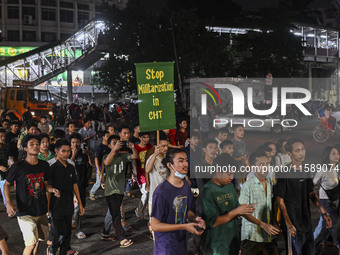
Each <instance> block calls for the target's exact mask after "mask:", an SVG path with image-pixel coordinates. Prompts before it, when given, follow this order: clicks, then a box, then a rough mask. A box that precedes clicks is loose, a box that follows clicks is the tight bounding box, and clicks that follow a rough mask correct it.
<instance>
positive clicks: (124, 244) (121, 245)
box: [120, 239, 133, 248]
mask: <svg viewBox="0 0 340 255" xmlns="http://www.w3.org/2000/svg"><path fill="white" fill-rule="evenodd" d="M124 240H125V241H124ZM124 240H123V241H122V242H123V243H120V248H127V247H129V246H131V245H133V242H132V240H131V239H130V240H128V239H124Z"/></svg>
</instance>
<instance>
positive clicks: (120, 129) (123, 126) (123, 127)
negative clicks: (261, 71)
mask: <svg viewBox="0 0 340 255" xmlns="http://www.w3.org/2000/svg"><path fill="white" fill-rule="evenodd" d="M123 129H128V130H129V131H130V128H129V127H128V126H127V125H122V126H120V127H119V128H118V133H120V132H122V130H123Z"/></svg>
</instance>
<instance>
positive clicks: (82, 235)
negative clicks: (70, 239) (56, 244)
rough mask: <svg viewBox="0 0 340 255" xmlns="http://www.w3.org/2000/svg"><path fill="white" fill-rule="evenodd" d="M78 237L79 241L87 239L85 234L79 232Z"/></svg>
mask: <svg viewBox="0 0 340 255" xmlns="http://www.w3.org/2000/svg"><path fill="white" fill-rule="evenodd" d="M76 237H77V238H78V239H84V238H86V235H85V234H84V232H82V231H79V232H78V233H77V234H76Z"/></svg>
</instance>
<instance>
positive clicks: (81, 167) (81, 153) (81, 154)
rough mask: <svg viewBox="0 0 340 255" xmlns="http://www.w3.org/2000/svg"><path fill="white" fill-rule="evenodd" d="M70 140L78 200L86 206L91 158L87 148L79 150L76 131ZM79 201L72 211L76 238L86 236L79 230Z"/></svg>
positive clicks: (79, 139) (78, 139)
mask: <svg viewBox="0 0 340 255" xmlns="http://www.w3.org/2000/svg"><path fill="white" fill-rule="evenodd" d="M70 142H71V155H70V159H71V160H73V161H74V163H75V166H76V174H77V183H78V187H79V194H80V200H81V202H82V205H83V206H84V208H85V206H86V187H87V186H88V178H87V171H88V168H89V167H93V166H94V164H93V158H92V156H91V154H90V152H89V150H88V149H84V150H81V148H80V143H81V136H80V134H78V133H74V134H72V135H71V136H70ZM79 209H80V208H79V202H78V206H77V207H76V209H75V211H74V215H73V217H74V219H73V220H74V223H75V225H76V229H77V231H78V233H77V234H76V236H77V238H78V239H84V238H86V235H85V234H84V232H83V231H81V228H80V227H81V217H80V215H79Z"/></svg>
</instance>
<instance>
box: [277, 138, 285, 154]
mask: <svg viewBox="0 0 340 255" xmlns="http://www.w3.org/2000/svg"><path fill="white" fill-rule="evenodd" d="M285 142H287V139H284V138H282V139H279V140H277V142H276V151H277V152H280V153H282V145H283V144H284V143H285Z"/></svg>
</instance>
